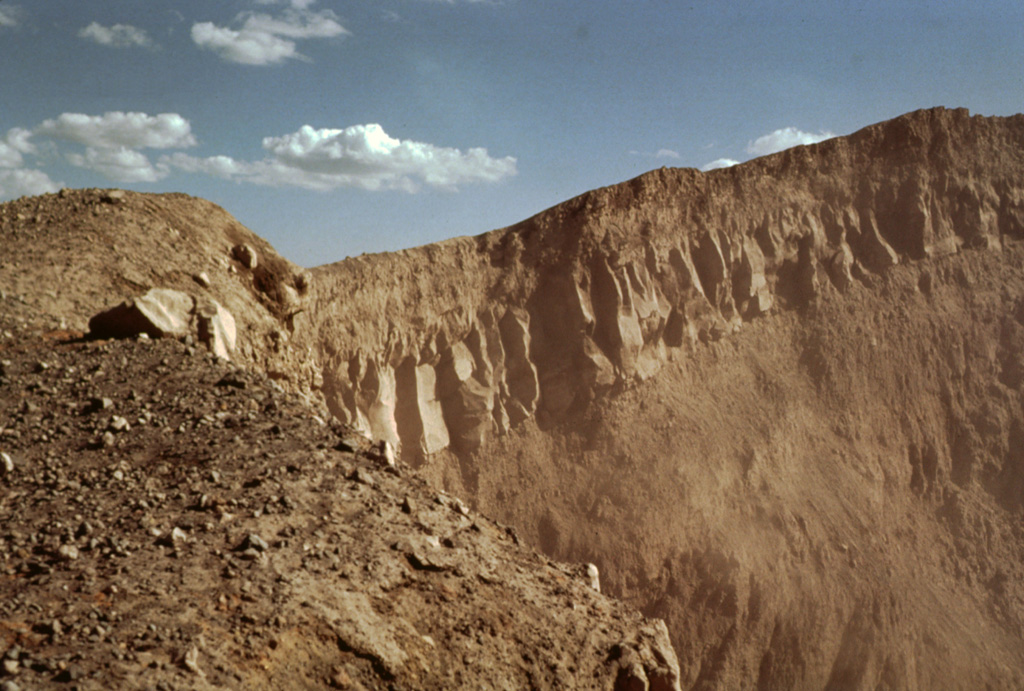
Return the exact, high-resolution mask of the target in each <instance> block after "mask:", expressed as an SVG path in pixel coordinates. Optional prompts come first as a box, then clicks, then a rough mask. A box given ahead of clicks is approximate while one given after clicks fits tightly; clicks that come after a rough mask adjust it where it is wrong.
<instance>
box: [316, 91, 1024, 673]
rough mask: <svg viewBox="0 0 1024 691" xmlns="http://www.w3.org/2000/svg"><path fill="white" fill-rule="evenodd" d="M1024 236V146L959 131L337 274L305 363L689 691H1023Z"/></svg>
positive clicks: (329, 390) (947, 121)
mask: <svg viewBox="0 0 1024 691" xmlns="http://www.w3.org/2000/svg"><path fill="white" fill-rule="evenodd" d="M1022 236H1024V117H1022V116H1014V117H1012V118H982V117H971V116H970V115H969V114H968V113H967V112H966V111H963V110H945V109H935V110H930V111H921V112H917V113H912V114H909V115H907V116H903V117H901V118H898V119H896V120H893V121H890V122H886V123H881V124H879V125H875V126H871V127H868V128H866V129H864V130H861V131H859V132H857V133H855V134H853V135H850V136H849V137H843V138H838V139H834V140H829V141H827V142H823V143H821V144H818V145H815V146H811V147H800V148H797V149H793V150H790V151H787V152H783V153H781V154H777V155H774V156H770V157H766V158H764V159H759V160H756V161H752V162H750V163H748V164H744V165H741V166H736V167H734V168H731V169H726V170H720V171H713V172H711V173H700V172H697V171H694V170H666V169H662V170H659V171H653V172H651V173H648V174H646V175H643V176H641V177H639V178H637V179H635V180H632V181H630V182H628V183H624V184H621V185H616V186H613V187H609V188H605V189H601V190H596V191H593V192H590V193H588V194H585V195H583V196H581V197H579V198H577V199H574V200H571V201H569V202H566V203H565V204H562V205H560V206H558V207H555V208H553V209H551V210H549V211H546V212H544V213H542V214H539V215H537V216H535V217H534V218H532V219H530V220H528V221H525V222H523V223H521V224H519V225H517V226H514V227H512V228H508V229H504V230H500V231H495V232H492V233H488V234H485V235H482V236H479V237H477V238H458V239H454V240H450V241H447V242H443V243H439V244H437V245H431V246H427V247H423V248H418V249H415V250H408V251H405V252H398V253H394V254H389V255H379V256H368V257H361V258H358V259H352V260H347V261H346V262H342V263H339V264H335V265H331V266H326V267H320V268H318V269H315V270H314V271H313V275H314V278H315V280H314V281H313V285H314V291H313V292H314V294H313V296H312V297H311V299H312V300H313V301H314V304H315V307H314V308H313V309H312V310H311V312H312V314H314V315H315V320H314V323H313V325H312V326H313V327H314V328H313V330H311V331H304V330H303V331H300V332H297V334H296V336H297V340H298V341H299V342H300V343H301V344H302V347H308V348H309V349H310V350H312V351H314V352H317V353H319V356H320V362H321V363H322V366H323V380H324V387H323V390H324V393H325V396H326V401H327V404H328V406H329V408H330V410H331V412H332V413H334V414H335V415H336V416H337V417H338V418H339V419H341V420H344V421H347V422H349V423H351V424H353V425H356V426H359V427H362V428H364V429H366V430H367V431H369V432H371V433H372V434H373V436H375V437H377V438H382V439H387V440H390V441H391V442H392V443H395V444H396V445H400V446H401V448H402V450H403V454H404V456H405V458H407V459H410V460H415V461H416V462H418V463H419V464H421V470H422V472H424V473H425V474H426V475H427V476H428V477H432V478H434V481H435V482H437V483H440V484H443V485H444V486H447V487H448V488H450V489H451V490H453V491H458V492H465V493H466V494H467V495H468V496H470V497H472V499H473V501H474V502H475V504H476V505H477V506H479V507H480V508H481V509H483V510H484V511H487V512H489V513H492V514H494V515H497V516H499V517H501V518H502V519H503V520H508V521H510V522H513V523H515V524H516V525H517V526H520V527H521V529H522V530H523V531H524V533H525V534H526V535H527V536H528V539H530V540H531V541H532V542H533V543H534V544H537V545H540V546H541V547H543V548H544V549H545V551H547V552H548V553H549V554H552V555H555V556H557V557H559V558H570V559H588V560H592V561H595V562H596V563H598V564H599V566H601V568H602V572H603V573H604V574H606V575H607V578H608V583H609V586H610V588H611V589H612V590H613V591H614V592H616V593H617V594H620V595H621V596H623V597H625V598H627V599H628V600H630V601H632V602H635V603H637V604H638V605H640V606H642V607H643V608H644V609H645V611H647V612H648V613H657V614H659V615H662V616H665V617H666V618H667V620H668V622H669V626H670V630H671V633H672V636H673V641H674V643H675V645H676V647H677V650H678V651H679V654H680V658H681V663H682V665H683V676H684V681H685V682H686V683H687V684H690V685H692V686H694V687H697V688H704V687H708V688H731V687H735V686H751V685H757V686H759V687H761V688H778V687H790V686H797V687H809V688H814V687H822V686H826V685H831V686H839V687H847V688H875V687H888V688H934V687H936V686H943V687H959V688H977V686H978V685H979V684H991V685H993V686H995V687H1011V688H1012V687H1016V686H1019V685H1020V684H1021V683H1024V680H1022V679H1021V677H1020V676H1019V673H1018V672H1017V671H1016V670H1020V669H1022V668H1024V590H1022V587H1021V583H1022V578H1021V577H1022V576H1024V572H1022V567H1024V564H1022V559H1021V557H1022V555H1024V540H1022V535H1021V530H1020V527H1019V524H1020V518H1021V513H1022V506H1021V501H1020V487H1021V482H1022V478H1024V468H1022V467H1021V460H1020V452H1019V448H1018V447H1019V445H1020V439H1019V435H1020V423H1019V420H1020V419H1022V412H1024V411H1022V409H1021V384H1022V382H1024V378H1022V377H1021V376H1020V373H1021V372H1022V371H1024V370H1021V365H1020V362H1021V360H1020V357H1021V355H1020V340H1019V338H1018V336H1019V335H1020V332H1021V328H1022V326H1021V325H1022V322H1024V312H1022V311H1021V310H1022V308H1021V305H1022V304H1024V302H1022V300H1024V275H1022V266H1024V253H1022V248H1021V246H1020V238H1021V237H1022ZM305 339H310V340H308V341H307V340H305ZM307 343H308V346H307V345H306V344H307Z"/></svg>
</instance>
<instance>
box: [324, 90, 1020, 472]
mask: <svg viewBox="0 0 1024 691" xmlns="http://www.w3.org/2000/svg"><path fill="white" fill-rule="evenodd" d="M1022 141H1024V118H1021V117H1019V116H1018V117H1016V118H1009V119H985V118H979V117H973V118H972V117H970V116H969V115H968V113H967V112H966V111H963V110H955V111H950V110H944V109H937V110H931V111H921V112H918V113H913V114H910V115H908V116H904V117H903V118H900V119H897V120H894V121H891V122H888V123H883V124H880V125H875V126H872V127H869V128H866V129H864V130H862V131H860V132H857V133H856V134H854V135H851V136H849V137H844V138H839V139H834V140H830V141H827V142H824V143H822V144H818V145H815V146H811V147H800V148H797V149H793V150H790V151H787V152H783V153H781V154H777V155H774V156H770V157H767V158H764V159H759V160H757V161H753V162H751V163H748V164H745V165H741V166H736V167H734V168H730V169H726V170H720V171H713V172H711V173H700V172H697V171H694V170H689V169H673V170H668V169H661V170H658V171H653V172H651V173H648V174H646V175H643V176H641V177H639V178H636V179H635V180H632V181H630V182H628V183H624V184H621V185H616V186H613V187H609V188H605V189H600V190H596V191H593V192H590V193H587V194H585V195H583V196H581V197H578V198H576V199H573V200H571V201H569V202H566V203H565V204H562V205H560V206H558V207H555V208H553V209H550V210H548V211H546V212H544V213H541V214H539V215H537V216H535V217H534V218H532V219H530V220H528V221H525V222H524V223H521V224H519V225H517V226H513V227H511V228H507V229H504V230H499V231H494V232H492V233H488V234H485V235H482V236H479V237H477V238H458V239H455V240H450V241H447V242H443V243H439V244H436V245H431V246H429V247H423V248H419V249H415V250H408V251H404V252H398V253H395V254H390V255H377V256H364V257H360V258H358V259H351V260H348V261H345V262H341V263H339V264H334V265H329V266H325V267H320V268H319V269H316V270H315V275H316V284H317V291H316V307H315V310H314V311H315V316H313V317H311V319H312V320H313V321H314V322H315V323H314V324H312V327H313V328H312V332H313V333H315V336H314V338H315V339H316V340H317V346H316V349H317V350H318V352H321V353H325V362H324V363H323V365H324V371H323V374H324V392H325V395H326V399H327V403H328V405H329V407H330V409H331V411H332V412H333V413H334V414H335V415H336V416H337V417H339V418H340V419H342V420H346V421H350V422H352V423H354V424H356V425H357V426H359V427H361V428H362V429H364V430H365V431H366V432H367V433H369V434H371V435H372V436H374V437H376V438H381V439H387V440H389V441H391V442H392V443H393V444H395V445H396V446H400V447H401V449H402V451H403V453H404V454H405V455H406V457H407V458H423V457H425V456H429V455H431V454H436V453H437V452H439V451H442V450H444V449H452V450H453V451H454V452H455V453H456V454H459V455H465V454H471V453H474V452H476V451H478V450H479V449H481V448H482V447H483V446H484V445H486V443H487V442H488V440H490V439H492V438H494V437H497V436H501V435H504V434H507V433H508V432H509V431H510V430H512V429H514V428H515V427H516V426H517V425H520V424H521V423H522V422H523V421H525V420H527V419H530V418H537V419H538V421H539V422H540V424H541V425H545V424H549V423H551V422H556V421H559V420H564V419H566V417H567V416H570V415H572V414H573V413H576V412H579V411H581V410H582V409H584V408H586V406H587V405H588V404H589V403H590V402H591V401H592V400H593V399H594V398H595V397H601V396H603V395H606V394H607V393H608V392H610V391H612V390H620V389H621V388H622V387H623V386H625V385H628V384H629V383H631V382H635V381H642V380H646V379H648V378H649V377H651V376H652V375H654V374H655V373H657V372H658V371H659V369H660V368H661V366H662V365H663V363H665V362H666V361H668V360H670V359H672V358H673V357H676V356H679V355H680V354H682V353H686V352H688V351H690V350H691V349H692V348H694V347H695V346H696V344H698V343H701V342H709V341H716V340H718V339H720V338H722V337H723V336H725V335H727V334H729V333H732V332H734V331H736V330H738V329H740V328H741V327H742V326H743V325H744V324H745V323H749V322H750V321H751V320H755V319H757V318H759V317H761V316H763V315H766V314H769V313H771V312H773V310H774V311H777V310H778V309H782V310H785V309H788V308H797V307H802V306H805V305H808V304H811V303H813V302H814V301H815V300H816V299H818V298H819V297H820V296H821V295H822V293H823V292H826V291H837V292H840V293H841V292H845V291H847V290H849V288H850V287H851V285H853V284H854V282H861V283H863V282H869V281H870V277H871V276H874V275H879V274H882V273H884V272H885V271H886V270H887V269H889V268H890V267H892V266H895V265H897V264H899V263H900V262H901V261H904V262H906V261H915V260H919V259H925V258H935V257H941V256H945V255H949V254H954V253H957V252H959V251H961V250H962V249H965V248H975V247H990V248H997V247H999V246H1000V245H1001V243H1002V241H1003V238H1004V237H1020V236H1021V235H1024V180H1022V176H1021V172H1022V170H1024V168H1022V165H1024V164H1022V157H1021V146H1022Z"/></svg>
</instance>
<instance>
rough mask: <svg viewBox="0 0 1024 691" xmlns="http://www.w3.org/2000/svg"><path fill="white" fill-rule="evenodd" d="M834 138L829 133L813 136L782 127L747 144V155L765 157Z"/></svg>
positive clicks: (809, 133) (792, 128) (795, 129)
mask: <svg viewBox="0 0 1024 691" xmlns="http://www.w3.org/2000/svg"><path fill="white" fill-rule="evenodd" d="M834 136H836V135H834V134H833V133H831V132H818V133H817V134H814V133H812V132H804V131H803V130H798V129H797V128H795V127H784V128H782V129H781V130H775V131H774V132H772V133H771V134H766V135H764V136H763V137H758V138H757V139H755V140H754V141H752V142H749V143H748V144H747V153H748V154H754V155H755V156H767V155H768V154H774V153H776V152H779V151H783V150H785V149H791V148H793V147H794V146H800V145H802V144H817V143H818V142H822V141H825V140H826V139H831V138H832V137H834Z"/></svg>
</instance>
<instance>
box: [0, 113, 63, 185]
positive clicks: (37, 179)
mask: <svg viewBox="0 0 1024 691" xmlns="http://www.w3.org/2000/svg"><path fill="white" fill-rule="evenodd" d="M31 136H32V132H31V131H30V130H26V129H23V128H21V127H14V128H12V129H10V130H8V131H7V134H5V135H4V136H3V137H2V138H0V199H14V198H16V197H21V196H24V195H26V194H44V193H46V192H56V191H57V190H59V189H60V187H61V186H60V185H59V184H58V183H55V182H54V181H53V180H51V179H50V178H49V176H48V175H47V174H46V173H44V172H43V171H41V170H34V169H32V168H26V167H25V156H26V155H28V154H34V153H35V147H34V146H33V145H32V142H31V141H29V139H30V138H31Z"/></svg>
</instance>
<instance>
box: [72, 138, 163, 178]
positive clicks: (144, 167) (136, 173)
mask: <svg viewBox="0 0 1024 691" xmlns="http://www.w3.org/2000/svg"><path fill="white" fill-rule="evenodd" d="M67 159H68V162H69V163H71V165H74V166H78V167H79V168H87V169H89V170H93V171H96V172H97V173H99V174H100V175H102V176H103V177H105V178H107V179H109V180H114V181H116V182H156V181H158V180H162V179H163V178H165V177H167V174H168V173H169V172H170V169H169V168H168V166H167V165H166V164H163V163H161V164H158V165H156V166H154V165H153V164H152V163H151V162H150V160H149V159H148V158H147V157H146V155H145V154H143V153H142V152H141V151H137V150H135V149H129V148H128V147H125V146H120V147H116V148H95V147H92V146H88V147H86V149H85V153H84V154H69V155H68V157H67Z"/></svg>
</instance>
